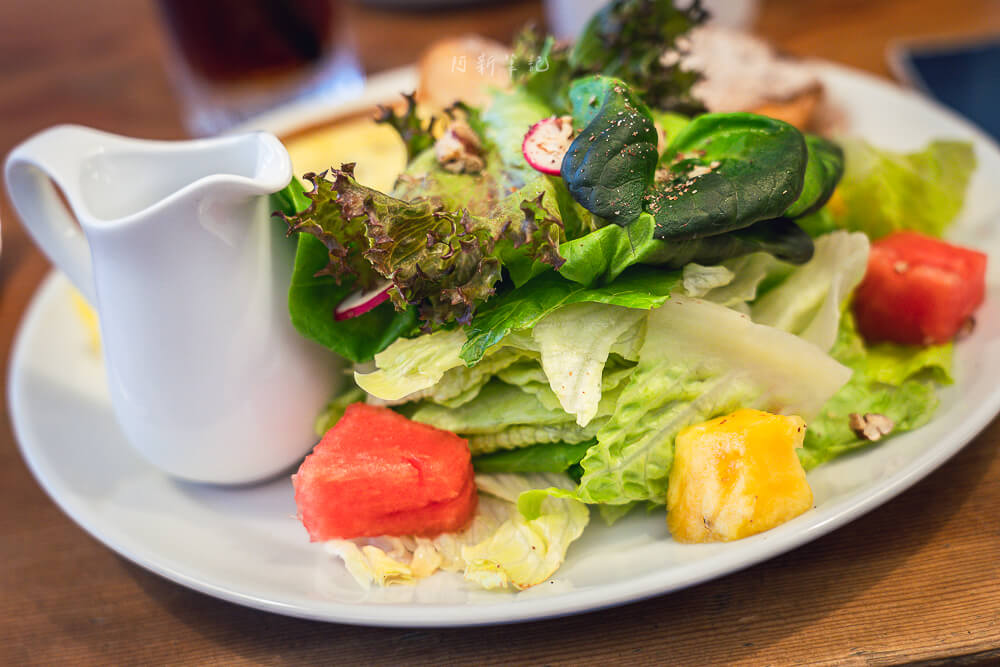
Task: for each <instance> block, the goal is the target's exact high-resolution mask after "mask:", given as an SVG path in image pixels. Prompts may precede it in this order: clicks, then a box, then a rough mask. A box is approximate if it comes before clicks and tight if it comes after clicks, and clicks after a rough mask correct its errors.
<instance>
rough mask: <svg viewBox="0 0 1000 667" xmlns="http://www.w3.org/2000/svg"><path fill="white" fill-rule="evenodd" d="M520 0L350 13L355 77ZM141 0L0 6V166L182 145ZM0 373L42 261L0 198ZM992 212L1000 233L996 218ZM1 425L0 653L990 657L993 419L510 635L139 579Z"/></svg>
mask: <svg viewBox="0 0 1000 667" xmlns="http://www.w3.org/2000/svg"><path fill="white" fill-rule="evenodd" d="M540 16H541V8H540V6H539V4H538V3H536V2H515V3H507V4H503V5H493V6H488V7H485V8H482V9H478V10H469V9H452V10H448V11H443V12H437V13H429V14H400V13H396V12H390V11H387V10H374V9H361V8H354V9H352V10H351V11H350V18H351V19H352V21H353V22H354V25H355V30H356V32H357V34H358V37H359V42H360V54H361V57H362V60H363V64H364V66H365V67H366V69H368V70H369V71H377V70H379V69H383V68H386V67H390V66H395V65H401V64H405V63H408V62H411V61H412V60H413V59H414V57H415V56H416V54H417V53H418V52H419V50H420V49H421V48H422V46H423V45H424V44H426V43H427V42H429V41H430V40H431V39H433V38H435V37H439V36H442V35H447V34H458V33H462V32H466V31H470V30H471V31H480V32H485V33H488V34H491V35H493V36H496V37H498V38H501V39H505V38H507V37H509V36H510V34H511V32H512V31H513V30H514V28H515V27H516V26H517V25H519V24H520V23H521V22H522V21H523V20H525V19H526V18H529V17H540ZM756 25H757V28H756V29H757V31H758V32H759V33H761V34H763V35H765V36H767V37H768V38H770V39H771V40H773V41H774V42H775V43H777V44H778V45H780V46H781V47H782V48H784V49H786V50H787V51H790V52H792V53H795V54H800V55H807V56H817V57H822V58H827V59H830V60H834V61H838V62H842V63H846V64H848V65H852V66H855V67H859V68H861V69H865V70H869V71H871V72H875V73H877V74H881V75H884V76H888V71H887V68H886V65H885V59H884V49H885V46H886V44H887V42H888V41H889V40H891V39H894V38H899V37H920V36H957V35H983V34H990V33H992V34H997V33H1000V2H998V1H997V0H952V2H947V3H944V2H940V1H939V0H885V1H882V2H879V1H871V2H869V1H866V0H850V1H847V0H842V1H837V0H822V1H809V2H806V1H803V0H772V1H767V2H764V3H763V7H762V11H761V14H760V17H759V19H758V21H757V24H756ZM164 50H165V49H164V39H163V35H162V33H161V28H160V26H159V24H158V22H157V18H156V13H155V8H154V7H153V6H152V5H151V4H150V3H149V2H119V1H117V0H93V1H91V2H71V1H69V0H52V1H50V2H47V3H31V2H28V1H27V0H14V1H13V2H4V3H0V154H6V153H7V152H8V151H9V150H10V149H11V147H13V146H14V145H15V144H16V143H17V142H19V141H21V140H22V139H24V138H25V137H27V136H28V135H29V134H31V133H32V132H35V131H37V130H39V129H41V128H44V127H46V126H48V125H52V124H55V123H60V122H67V121H69V122H77V123H83V124H87V125H92V126H96V127H100V128H104V129H108V130H113V131H116V132H120V133H123V134H130V135H137V136H145V137H156V138H179V137H183V136H184V131H183V129H182V126H181V124H180V116H179V112H178V108H177V105H176V102H175V101H174V98H173V95H172V92H171V88H170V85H169V82H168V79H167V77H166V75H165V73H164V68H163V63H164ZM0 216H2V220H3V254H2V257H0V348H2V355H0V358H2V359H3V362H2V363H3V369H2V370H3V377H5V378H6V376H7V366H8V363H9V361H8V360H9V350H10V346H11V342H12V339H13V336H14V334H15V330H16V328H17V324H18V322H19V320H20V318H21V314H22V313H23V312H24V310H25V308H26V306H27V305H28V302H29V300H30V298H31V296H32V293H33V292H34V290H35V288H36V287H37V285H38V284H39V282H40V280H41V279H42V277H43V276H44V275H45V273H46V272H47V271H48V270H49V264H48V262H47V261H46V260H45V259H44V258H43V257H42V255H41V254H40V253H39V251H38V250H37V249H36V248H35V246H34V245H33V244H32V242H31V241H30V240H29V239H28V237H27V236H26V234H25V232H24V231H23V229H22V228H21V227H20V224H19V222H18V221H17V219H16V217H15V216H14V214H13V212H12V211H11V208H10V204H9V201H7V200H6V199H4V200H3V207H2V211H0ZM998 222H1000V221H998ZM0 410H2V417H0V507H2V510H0V562H2V564H3V565H2V568H0V619H2V620H0V628H2V631H0V663H3V664H25V663H35V664H54V663H63V664H67V663H68V664H129V663H223V664H246V663H269V664H270V663H276V664H277V663H300V662H310V663H316V662H323V663H332V662H337V663H348V664H356V663H374V662H378V663H390V664H391V663H403V662H413V663H428V664H445V663H487V662H503V663H539V664H543V663H544V664H557V663H558V664H577V663H606V662H616V661H620V662H629V663H637V664H643V663H644V664H664V663H670V664H703V663H709V662H712V663H736V664H792V663H795V664H803V663H817V664H868V663H875V664H893V663H901V662H924V663H925V664H937V663H938V662H939V661H942V663H943V662H948V660H946V659H948V658H949V657H950V658H951V659H956V657H959V656H960V657H961V661H962V663H963V664H966V663H978V662H982V663H989V662H1000V518H998V516H1000V456H998V454H997V449H998V443H1000V422H994V423H993V424H992V425H991V426H990V427H989V428H987V429H986V431H984V432H983V433H982V434H981V435H980V436H979V437H978V438H976V439H975V440H974V441H973V442H972V443H970V444H969V445H968V446H967V447H966V448H965V449H964V450H962V451H961V452H960V453H959V454H958V455H957V456H955V457H954V458H953V459H952V460H951V461H949V462H948V463H946V464H945V465H944V466H943V467H942V468H940V469H939V470H938V471H936V472H935V473H933V474H932V475H930V476H929V477H928V478H927V479H925V480H924V481H922V482H921V483H919V484H917V485H916V486H915V487H913V488H912V489H910V490H909V491H907V492H906V493H904V494H903V495H901V496H899V497H898V498H896V499H895V500H893V501H891V502H889V503H887V504H886V505H884V506H883V507H881V508H879V509H877V510H875V511H873V512H871V513H870V514H868V515H866V516H864V517H862V518H861V519H859V520H857V521H855V522H853V523H851V524H849V525H847V526H846V527H843V528H841V529H839V530H837V531H835V532H834V533H832V534H830V535H827V536H826V537H823V538H821V539H819V540H817V541H815V542H813V543H811V544H808V545H806V546H804V547H802V548H799V549H797V550H795V551H793V552H791V553H788V554H786V555H784V556H780V557H778V558H775V559H773V560H770V561H768V562H766V563H763V564H761V565H758V566H756V567H752V568H750V569H747V570H745V571H742V572H739V573H736V574H733V575H730V576H727V577H724V578H721V579H718V580H716V581H713V582H710V583H707V584H703V585H700V586H697V587H694V588H690V589H687V590H684V591H681V592H678V593H674V594H672V595H666V596H661V597H658V598H654V599H651V600H647V601H644V602H639V603H636V604H630V605H626V606H623V607H619V608H616V609H610V610H606V611H601V612H594V613H590V614H584V615H580V616H574V617H569V618H562V619H556V620H550V621H544V622H535V623H530V624H522V625H509V626H502V627H492V628H476V629H455V630H443V631H435V630H419V631H408V630H388V629H378V628H359V627H351V626H346V625H335V624H324V623H316V622H307V621H301V620H296V619H291V618H285V617H281V616H276V615H271V614H268V613H263V612H258V611H254V610H250V609H246V608H242V607H238V606H235V605H232V604H229V603H226V602H222V601H219V600H216V599H213V598H210V597H207V596H204V595H201V594H199V593H195V592H192V591H190V590H188V589H185V588H182V587H180V586H177V585H175V584H173V583H171V582H168V581H166V580H164V579H161V578H159V577H158V576H156V575H153V574H150V573H148V572H146V571H145V570H143V569H141V568H139V567H137V566H135V565H132V564H131V563H130V562H128V561H126V560H125V559H123V558H121V557H119V556H117V555H116V554H115V553H113V552H112V551H110V550H108V549H107V548H105V547H103V546H102V545H101V544H99V543H98V542H97V541H95V540H94V539H93V538H91V537H90V536H89V535H88V534H86V533H85V532H84V531H83V530H81V529H80V528H78V527H77V526H76V525H75V524H74V523H73V522H71V521H70V520H69V519H68V518H67V517H66V516H64V515H63V514H62V513H61V512H60V511H59V510H58V509H57V508H56V506H55V505H54V504H53V503H52V502H51V501H50V500H49V499H48V497H47V496H46V495H45V493H44V492H43V491H42V490H41V489H40V488H39V487H38V485H37V484H36V482H35V481H34V479H33V478H32V476H31V475H30V473H29V472H28V470H27V468H26V467H25V465H24V462H23V461H22V459H21V457H20V454H19V453H18V450H17V446H16V443H15V440H14V436H13V434H12V432H11V424H10V415H9V412H8V407H7V401H6V400H4V401H3V407H2V408H0Z"/></svg>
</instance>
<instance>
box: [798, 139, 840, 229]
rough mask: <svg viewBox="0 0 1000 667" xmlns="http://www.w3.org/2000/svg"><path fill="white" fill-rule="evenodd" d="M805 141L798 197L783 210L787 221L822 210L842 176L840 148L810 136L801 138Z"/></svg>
mask: <svg viewBox="0 0 1000 667" xmlns="http://www.w3.org/2000/svg"><path fill="white" fill-rule="evenodd" d="M805 139H806V149H807V150H808V151H809V161H808V162H807V163H806V174H805V180H804V182H803V184H802V194H800V195H799V198H798V199H796V200H795V203H794V204H792V205H791V206H789V207H788V210H787V211H785V215H786V216H787V217H789V218H798V217H800V216H804V215H809V214H810V213H815V212H816V211H818V210H819V209H821V208H823V205H824V204H826V202H827V201H829V199H830V197H831V196H832V195H833V191H834V190H835V189H836V187H837V183H839V182H840V178H841V177H842V176H843V175H844V151H843V150H842V149H841V148H840V146H838V145H837V144H835V143H833V142H831V141H827V140H826V139H823V138H822V137H817V136H816V135H814V134H807V135H805Z"/></svg>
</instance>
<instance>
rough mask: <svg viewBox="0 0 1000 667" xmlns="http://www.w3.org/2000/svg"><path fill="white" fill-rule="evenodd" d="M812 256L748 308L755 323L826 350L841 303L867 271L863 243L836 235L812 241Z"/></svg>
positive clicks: (863, 240)
mask: <svg viewBox="0 0 1000 667" xmlns="http://www.w3.org/2000/svg"><path fill="white" fill-rule="evenodd" d="M815 245H816V253H815V255H813V258H812V259H811V260H810V261H809V262H808V263H806V264H804V265H802V266H800V267H797V268H795V269H794V270H793V271H792V272H791V273H790V274H789V276H788V277H787V278H786V279H785V281H784V282H783V283H781V284H780V285H779V286H777V287H775V288H774V289H772V290H770V291H768V292H767V293H766V294H764V295H763V296H761V297H760V298H759V299H758V300H757V301H756V302H755V303H754V304H753V306H751V308H750V314H751V316H752V317H753V319H754V321H755V322H758V323H760V324H766V325H768V326H772V327H776V328H778V329H781V330H782V331H789V332H791V333H793V334H796V335H798V336H800V337H802V338H804V339H805V340H807V341H809V342H811V343H813V344H815V345H817V346H819V348H820V349H822V350H829V349H830V348H831V347H832V346H833V343H834V341H835V340H836V338H837V330H838V326H839V323H840V313H841V311H842V310H843V306H844V302H845V301H847V299H848V298H849V297H850V295H851V293H852V292H853V291H854V288H855V287H856V286H857V285H858V283H860V282H861V279H862V278H864V276H865V271H866V269H867V268H868V248H869V242H868V237H867V236H865V235H864V234H861V233H858V232H846V231H843V230H839V231H836V232H833V233H831V234H827V235H825V236H821V237H819V238H818V239H816V243H815Z"/></svg>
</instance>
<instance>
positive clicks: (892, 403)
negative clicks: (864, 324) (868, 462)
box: [797, 311, 953, 469]
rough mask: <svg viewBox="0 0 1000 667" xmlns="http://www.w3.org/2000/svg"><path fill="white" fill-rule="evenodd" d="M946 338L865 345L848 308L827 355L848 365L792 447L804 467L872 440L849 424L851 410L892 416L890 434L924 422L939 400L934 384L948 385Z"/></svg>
mask: <svg viewBox="0 0 1000 667" xmlns="http://www.w3.org/2000/svg"><path fill="white" fill-rule="evenodd" d="M952 353H953V347H952V344H951V343H946V344H944V345H931V346H927V347H916V346H906V345H895V344H892V343H880V344H878V345H873V346H870V347H868V346H866V345H865V343H864V341H863V339H862V338H861V336H860V334H858V332H857V329H856V327H855V323H854V318H853V316H852V315H851V313H850V311H848V312H846V313H845V314H844V317H843V318H842V319H841V323H840V328H839V330H838V333H837V341H836V344H835V345H834V347H833V349H832V350H831V354H832V355H833V356H834V357H835V358H836V359H838V360H839V361H841V362H842V363H843V364H845V365H846V366H848V367H849V368H851V369H852V370H853V375H852V376H851V379H850V381H849V382H848V383H847V384H846V385H844V386H843V387H842V388H841V389H840V390H839V391H838V392H837V393H836V394H834V395H833V397H831V399H830V400H829V402H827V404H826V405H824V406H823V410H822V411H821V412H820V414H819V415H817V417H816V418H815V419H813V420H812V421H810V422H809V425H808V428H807V429H806V437H805V442H804V443H803V447H802V448H801V449H799V450H797V452H798V455H799V460H800V461H802V465H803V467H805V468H806V469H810V468H813V467H815V466H817V465H819V464H820V463H824V462H826V461H829V460H831V459H833V458H836V457H837V456H840V455H842V454H845V453H847V452H849V451H852V450H854V449H857V448H859V447H864V446H867V445H871V444H872V443H871V442H869V441H867V440H863V439H861V438H858V436H857V434H856V433H854V431H852V430H851V428H850V426H849V415H850V414H851V413H852V412H856V413H858V414H865V413H867V412H871V413H876V414H882V415H885V416H886V417H888V418H889V419H891V420H892V421H893V422H894V424H895V426H894V428H893V431H892V432H893V433H903V432H905V431H909V430H912V429H915V428H917V427H919V426H922V425H923V424H925V423H927V422H928V421H929V420H930V419H931V417H932V416H933V414H934V411H935V410H936V408H937V405H938V397H937V391H936V385H938V384H950V383H951V382H952V381H953V378H952V356H953V354H952Z"/></svg>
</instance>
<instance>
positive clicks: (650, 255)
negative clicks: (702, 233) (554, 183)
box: [559, 213, 813, 285]
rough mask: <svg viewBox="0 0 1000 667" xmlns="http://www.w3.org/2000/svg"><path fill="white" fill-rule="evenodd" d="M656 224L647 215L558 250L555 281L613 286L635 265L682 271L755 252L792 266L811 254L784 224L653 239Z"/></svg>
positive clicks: (808, 242)
mask: <svg viewBox="0 0 1000 667" xmlns="http://www.w3.org/2000/svg"><path fill="white" fill-rule="evenodd" d="M656 229H657V227H656V220H655V219H654V218H653V216H652V215H650V214H649V213H642V214H640V215H639V218H638V219H637V220H636V221H635V222H633V223H631V224H629V225H626V226H625V227H619V226H618V225H608V226H606V227H602V228H600V229H598V230H596V231H594V232H591V233H590V234H587V235H586V236H583V237H581V238H578V239H573V240H570V241H567V242H565V243H562V244H560V246H559V254H560V255H561V256H562V257H563V258H564V259H565V260H566V261H565V263H564V264H563V265H562V266H560V267H559V275H561V276H563V277H564V278H567V279H569V280H572V281H574V282H578V283H580V284H581V285H591V284H593V283H595V282H598V281H602V282H610V281H613V280H617V279H618V276H620V275H621V274H622V272H624V271H625V270H626V269H628V268H629V267H631V266H635V265H648V266H659V267H661V268H662V269H680V268H682V267H684V266H686V265H687V264H690V263H691V262H696V263H699V264H718V263H720V262H723V261H725V260H728V259H731V258H735V257H741V256H743V255H748V254H751V253H756V252H766V253H768V254H771V255H773V256H775V257H776V258H778V259H780V260H782V261H785V262H789V263H792V264H802V263H804V262H807V261H808V260H809V259H810V258H811V257H812V254H813V242H812V239H811V238H810V237H809V235H808V234H806V233H805V232H804V231H803V230H802V229H800V228H799V226H798V225H797V224H796V223H795V222H793V221H791V220H788V219H785V218H778V219H775V220H765V221H762V222H758V223H756V224H753V225H751V226H749V227H746V228H744V229H739V230H736V231H733V232H729V233H728V234H718V235H716V236H708V237H705V238H699V239H688V240H661V239H658V238H656Z"/></svg>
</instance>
